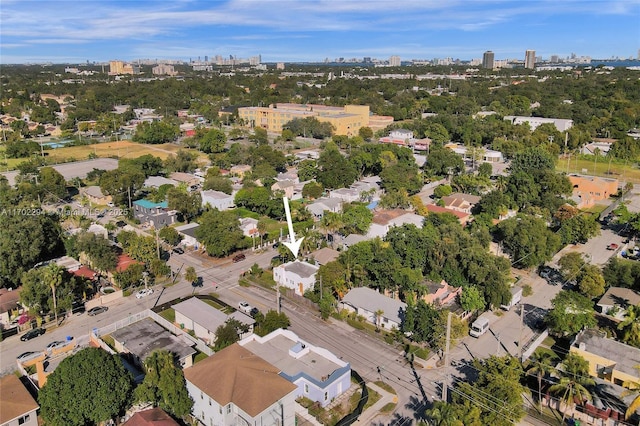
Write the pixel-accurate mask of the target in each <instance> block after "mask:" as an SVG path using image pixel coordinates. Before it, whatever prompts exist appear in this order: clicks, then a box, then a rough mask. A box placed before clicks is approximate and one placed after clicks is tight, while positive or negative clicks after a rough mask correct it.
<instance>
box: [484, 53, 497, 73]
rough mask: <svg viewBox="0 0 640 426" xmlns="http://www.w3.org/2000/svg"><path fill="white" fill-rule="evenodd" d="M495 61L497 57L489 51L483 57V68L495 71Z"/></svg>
mask: <svg viewBox="0 0 640 426" xmlns="http://www.w3.org/2000/svg"><path fill="white" fill-rule="evenodd" d="M494 59H495V55H494V54H493V52H492V51H491V50H487V51H486V52H484V54H483V55H482V68H486V69H490V70H492V69H493V61H494Z"/></svg>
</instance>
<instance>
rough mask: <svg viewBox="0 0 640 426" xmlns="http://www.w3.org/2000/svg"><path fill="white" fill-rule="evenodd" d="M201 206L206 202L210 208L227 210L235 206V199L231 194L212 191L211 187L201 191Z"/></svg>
mask: <svg viewBox="0 0 640 426" xmlns="http://www.w3.org/2000/svg"><path fill="white" fill-rule="evenodd" d="M200 196H201V197H202V207H205V206H206V205H207V204H208V205H209V206H210V207H211V208H212V209H218V210H229V209H232V208H234V207H235V201H234V197H233V195H229V194H225V193H224V192H220V191H214V190H213V189H210V190H207V191H201V192H200Z"/></svg>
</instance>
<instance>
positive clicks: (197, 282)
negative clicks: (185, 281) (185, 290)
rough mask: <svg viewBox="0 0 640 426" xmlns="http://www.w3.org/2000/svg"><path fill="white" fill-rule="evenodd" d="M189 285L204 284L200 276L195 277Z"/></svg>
mask: <svg viewBox="0 0 640 426" xmlns="http://www.w3.org/2000/svg"><path fill="white" fill-rule="evenodd" d="M191 286H193V287H202V286H204V280H203V279H202V277H198V278H196V280H195V281H194V282H192V283H191Z"/></svg>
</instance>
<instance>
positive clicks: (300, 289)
mask: <svg viewBox="0 0 640 426" xmlns="http://www.w3.org/2000/svg"><path fill="white" fill-rule="evenodd" d="M318 269H320V268H319V267H318V266H316V265H311V264H310V263H307V262H301V261H299V260H296V261H293V262H289V263H285V264H283V265H279V266H276V267H275V268H273V280H274V281H275V282H277V283H278V284H279V285H281V286H283V287H287V288H291V289H293V290H294V291H295V292H296V294H298V295H300V296H303V295H304V292H305V291H307V290H310V289H313V286H314V285H315V283H316V273H317V272H318Z"/></svg>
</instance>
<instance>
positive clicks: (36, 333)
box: [20, 328, 44, 342]
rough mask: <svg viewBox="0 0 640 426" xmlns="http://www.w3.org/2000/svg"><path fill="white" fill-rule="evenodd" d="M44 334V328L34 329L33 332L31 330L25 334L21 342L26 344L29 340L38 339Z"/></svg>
mask: <svg viewBox="0 0 640 426" xmlns="http://www.w3.org/2000/svg"><path fill="white" fill-rule="evenodd" d="M43 334H44V328H34V329H33V330H29V331H27V332H26V333H24V334H23V335H22V336H21V337H20V340H22V341H23V342H26V341H27V340H31V339H35V338H36V337H38V336H40V335H43Z"/></svg>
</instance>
